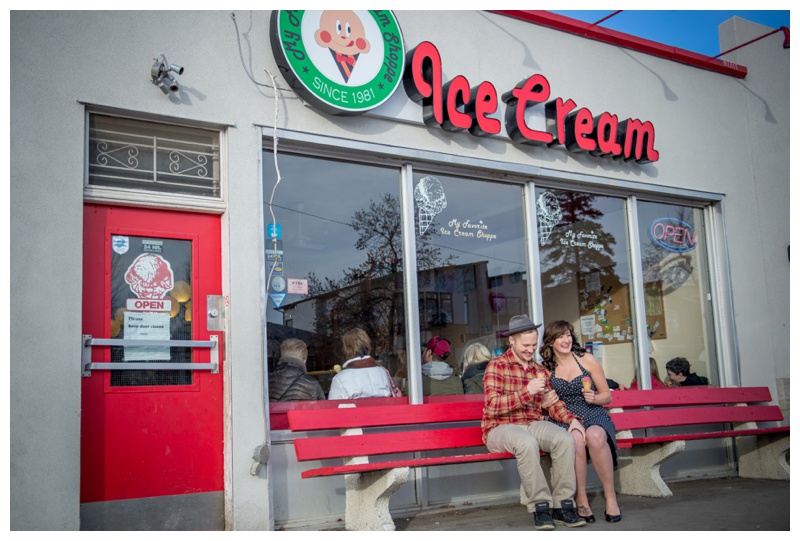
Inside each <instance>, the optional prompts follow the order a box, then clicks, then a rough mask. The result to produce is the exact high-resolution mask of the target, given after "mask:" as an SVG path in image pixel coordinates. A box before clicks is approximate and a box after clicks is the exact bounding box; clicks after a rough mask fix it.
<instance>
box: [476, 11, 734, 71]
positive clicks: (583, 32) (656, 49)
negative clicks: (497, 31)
mask: <svg viewBox="0 0 800 541" xmlns="http://www.w3.org/2000/svg"><path fill="white" fill-rule="evenodd" d="M490 11H491V12H492V13H499V14H500V15H506V16H508V17H513V18H515V19H520V20H523V21H528V22H530V23H534V24H538V25H541V26H547V27H550V28H554V29H556V30H561V31H563V32H569V33H571V34H577V35H579V36H582V37H585V38H589V39H594V40H597V41H602V42H605V43H610V44H611V45H616V46H618V47H624V48H626V49H632V50H634V51H639V52H642V53H645V54H649V55H653V56H658V57H660V58H666V59H667V60H672V61H674V62H680V63H682V64H688V65H690V66H694V67H696V68H700V69H704V70H709V71H715V72H717V73H721V74H723V75H729V76H731V77H736V78H738V79H744V78H745V77H746V76H747V68H746V67H744V66H740V65H738V64H733V63H732V62H725V61H723V60H718V59H716V58H711V57H708V56H704V55H701V54H698V53H693V52H691V51H687V50H685V49H679V48H677V47H671V46H669V45H664V44H663V43H658V42H656V41H650V40H649V39H644V38H638V37H636V36H632V35H630V34H625V33H623V32H617V31H616V30H611V29H609V28H602V27H600V26H596V25H592V24H590V23H585V22H583V21H578V20H576V19H571V18H569V17H564V16H563V15H558V14H556V13H550V12H549V11H543V10H490Z"/></svg>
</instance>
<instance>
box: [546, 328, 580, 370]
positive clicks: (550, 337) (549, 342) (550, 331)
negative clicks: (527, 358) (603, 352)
mask: <svg viewBox="0 0 800 541" xmlns="http://www.w3.org/2000/svg"><path fill="white" fill-rule="evenodd" d="M566 332H569V333H570V334H571V335H572V352H573V353H574V354H576V355H577V356H578V357H583V356H584V355H585V354H586V348H584V347H582V346H581V344H580V342H578V337H577V336H575V329H574V328H573V326H572V324H571V323H570V322H569V321H564V320H562V319H559V320H557V321H551V322H550V323H548V324H547V327H545V329H544V333H542V347H540V348H539V355H540V356H541V358H542V364H543V365H544V367H545V368H547V369H548V370H549V371H550V372H555V369H556V359H555V353H554V352H553V343H554V342H555V341H556V340H557V339H558V337H559V336H561V335H562V334H564V333H566Z"/></svg>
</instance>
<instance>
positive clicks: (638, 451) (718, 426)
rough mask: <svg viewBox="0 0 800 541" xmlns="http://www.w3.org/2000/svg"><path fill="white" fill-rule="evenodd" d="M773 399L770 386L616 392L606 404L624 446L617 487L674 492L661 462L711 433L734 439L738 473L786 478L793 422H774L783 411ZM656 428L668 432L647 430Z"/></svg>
mask: <svg viewBox="0 0 800 541" xmlns="http://www.w3.org/2000/svg"><path fill="white" fill-rule="evenodd" d="M771 400H772V397H771V395H770V391H769V388H767V387H731V388H716V387H684V388H675V389H654V390H650V391H644V390H635V391H615V392H614V393H613V394H612V401H611V404H609V405H608V406H607V407H608V408H609V412H610V413H611V418H612V419H613V421H614V426H615V427H616V429H617V445H618V447H619V448H620V450H621V451H620V468H619V471H618V475H617V476H616V480H617V490H618V491H619V492H620V493H622V494H631V495H637V496H650V497H662V498H663V497H669V496H671V495H672V492H671V491H670V490H669V488H668V487H667V485H666V483H664V481H663V480H662V479H661V474H660V465H661V463H663V462H664V461H665V460H667V459H668V458H670V457H672V456H674V455H675V454H677V453H679V452H681V451H683V450H684V448H685V446H686V442H687V441H691V440H705V439H712V438H735V443H736V450H737V455H738V470H739V476H740V477H750V478H762V479H764V478H766V479H786V480H788V479H789V463H788V449H789V437H788V435H789V427H788V426H774V424H775V423H776V422H779V421H782V420H783V414H782V413H781V410H780V408H779V407H778V406H775V405H768V403H769V402H771ZM757 423H771V424H772V425H773V426H761V427H759V426H758V424H757ZM701 425H702V426H701ZM709 426H710V427H711V428H710V429H709ZM656 428H664V429H669V433H668V434H658V435H653V434H650V433H648V432H652V429H656ZM634 431H636V432H637V433H636V434H635V435H634ZM624 449H628V451H623V450H624Z"/></svg>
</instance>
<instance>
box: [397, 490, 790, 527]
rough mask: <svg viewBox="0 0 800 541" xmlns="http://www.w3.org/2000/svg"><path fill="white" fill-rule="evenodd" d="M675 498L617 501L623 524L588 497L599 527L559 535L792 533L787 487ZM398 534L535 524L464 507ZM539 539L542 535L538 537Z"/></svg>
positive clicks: (519, 509)
mask: <svg viewBox="0 0 800 541" xmlns="http://www.w3.org/2000/svg"><path fill="white" fill-rule="evenodd" d="M669 488H670V490H672V493H673V496H672V497H671V498H643V497H639V496H626V495H619V496H618V499H619V504H620V509H621V510H622V521H620V522H618V523H615V524H610V523H607V522H605V520H604V500H603V496H602V492H601V493H593V494H590V495H589V499H590V503H591V505H592V510H593V511H594V515H595V518H597V522H595V523H594V524H587V525H586V526H585V527H583V528H567V527H565V526H556V531H561V532H566V531H574V532H588V531H607V532H611V531H617V532H619V531H638V530H648V531H659V530H664V531H678V530H712V531H718V530H723V531H741V530H751V531H752V530H756V531H758V530H768V531H789V530H790V517H789V513H790V508H789V482H788V481H769V480H760V479H740V478H722V479H699V480H693V481H682V482H678V483H670V484H669ZM395 524H396V526H397V530H398V531H438V530H442V531H447V530H455V531H458V530H461V531H515V530H519V531H531V532H535V531H536V530H534V528H533V520H532V518H531V516H530V515H529V514H528V513H527V511H526V510H525V508H524V507H523V506H522V505H519V504H513V505H504V506H497V507H485V506H476V507H461V508H459V509H453V508H451V509H447V510H443V511H442V512H440V513H430V514H424V515H418V516H416V517H410V518H398V519H397V520H395ZM537 533H538V532H537Z"/></svg>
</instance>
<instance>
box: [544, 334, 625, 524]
mask: <svg viewBox="0 0 800 541" xmlns="http://www.w3.org/2000/svg"><path fill="white" fill-rule="evenodd" d="M539 354H540V355H541V356H542V364H544V366H545V368H547V370H549V371H550V384H551V385H552V387H553V390H554V391H555V393H556V394H557V395H558V398H560V399H561V400H562V401H563V402H564V404H565V405H566V406H567V409H568V410H569V411H570V412H571V413H572V414H574V415H577V416H578V417H580V418H581V419H582V420H583V426H584V427H585V428H586V436H585V437H584V438H583V439H581V438H580V436H579V435H577V434H575V433H574V432H573V433H571V434H572V435H573V438H574V439H575V478H576V490H575V504H576V505H577V506H578V516H580V517H583V518H584V519H586V522H590V523H591V522H594V521H595V518H594V515H593V514H592V510H591V508H590V507H589V498H588V496H587V495H586V471H587V468H588V460H587V459H589V458H591V461H592V464H593V465H594V469H595V471H596V472H597V476H598V477H599V478H600V484H601V485H602V486H603V493H604V495H605V499H606V521H607V522H619V521H620V520H621V519H622V513H621V512H620V510H619V504H618V503H617V494H616V492H615V491H614V469H615V468H616V467H617V442H616V436H615V434H616V429H615V428H614V423H613V422H612V421H611V417H609V416H608V413H607V412H606V410H605V408H604V407H603V404H608V403H609V402H611V391H610V390H609V388H608V383H607V382H606V377H605V374H604V372H603V367H602V366H601V365H600V363H599V362H597V359H595V358H594V356H593V355H592V354H590V353H587V352H586V350H585V349H584V348H582V347H581V346H580V344H579V343H578V340H577V338H576V337H575V331H574V329H573V327H572V325H571V324H570V323H569V322H567V321H553V322H551V323H550V324H548V325H547V328H545V330H544V337H543V338H542V347H541V348H540V349H539ZM579 358H580V361H579V360H578V359H579ZM549 394H552V392H551V393H549ZM551 400H554V398H553V397H552V396H546V397H545V402H546V403H548V402H550V401H551ZM553 422H554V423H556V424H559V425H560V426H562V427H564V428H566V426H565V425H563V424H561V423H558V422H556V421H553Z"/></svg>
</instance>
